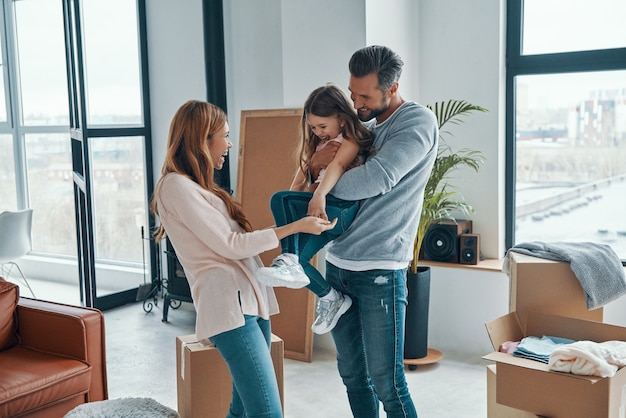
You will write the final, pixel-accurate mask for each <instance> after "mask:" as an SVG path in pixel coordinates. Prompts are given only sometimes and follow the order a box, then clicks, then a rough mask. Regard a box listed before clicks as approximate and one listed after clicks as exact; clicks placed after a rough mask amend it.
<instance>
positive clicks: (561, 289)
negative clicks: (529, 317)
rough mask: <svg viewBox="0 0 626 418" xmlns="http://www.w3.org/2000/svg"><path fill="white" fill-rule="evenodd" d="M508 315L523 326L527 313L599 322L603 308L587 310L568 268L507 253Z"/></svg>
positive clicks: (576, 280)
mask: <svg viewBox="0 0 626 418" xmlns="http://www.w3.org/2000/svg"><path fill="white" fill-rule="evenodd" d="M508 257H509V261H508V262H509V268H508V269H509V271H508V275H509V280H510V294H509V312H517V314H518V316H519V318H520V319H521V321H522V325H524V323H525V321H526V314H527V313H528V312H529V311H536V312H546V313H551V314H553V315H559V316H569V317H572V318H580V319H589V320H592V321H598V322H602V320H603V313H604V309H603V308H598V309H594V310H591V311H590V310H588V309H587V299H586V296H585V292H584V291H583V288H582V286H581V285H580V281H579V280H578V278H577V277H576V275H575V274H574V272H573V271H572V269H571V267H570V264H569V263H565V262H562V261H552V260H546V259H544V258H539V257H531V256H528V255H525V254H520V253H516V252H514V251H511V252H510V253H509V255H508Z"/></svg>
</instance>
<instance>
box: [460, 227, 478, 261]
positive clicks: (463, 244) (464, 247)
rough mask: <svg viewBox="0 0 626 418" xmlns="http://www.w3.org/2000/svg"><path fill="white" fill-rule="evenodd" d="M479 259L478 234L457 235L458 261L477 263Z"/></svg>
mask: <svg viewBox="0 0 626 418" xmlns="http://www.w3.org/2000/svg"><path fill="white" fill-rule="evenodd" d="M479 260H480V235H478V234H461V235H460V236H459V263H461V264H474V265H476V264H478V261H479Z"/></svg>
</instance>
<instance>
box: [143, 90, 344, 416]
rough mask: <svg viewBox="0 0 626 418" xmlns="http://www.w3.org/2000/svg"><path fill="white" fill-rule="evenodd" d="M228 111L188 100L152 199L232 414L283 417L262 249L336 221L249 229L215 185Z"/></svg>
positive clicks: (272, 301) (272, 300)
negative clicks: (217, 358) (218, 364)
mask: <svg viewBox="0 0 626 418" xmlns="http://www.w3.org/2000/svg"><path fill="white" fill-rule="evenodd" d="M228 133H229V132H228V123H227V121H226V115H225V114H224V112H223V111H222V110H221V109H219V108H218V107H216V106H214V105H212V104H209V103H206V102H201V101H195V100H191V101H188V102H186V103H185V104H183V105H182V106H181V107H180V108H179V109H178V111H177V112H176V114H175V115H174V118H173V119H172V122H171V125H170V132H169V137H168V141H167V153H166V156H165V162H164V164H163V169H162V171H161V174H162V176H161V179H160V180H159V182H158V183H157V186H156V189H155V192H154V195H153V197H152V201H151V209H152V211H153V212H154V213H155V214H156V215H157V216H158V217H159V220H160V222H161V225H160V226H159V227H158V229H157V231H156V233H155V236H156V240H157V242H158V241H160V240H161V239H162V238H163V237H164V236H165V234H166V233H167V236H168V237H169V239H170V242H171V243H172V245H173V246H174V249H175V250H176V255H177V256H178V258H179V260H180V263H181V264H182V266H183V268H184V270H185V275H186V276H187V280H188V281H189V285H190V288H191V294H192V298H193V303H194V306H195V309H196V337H197V338H198V339H206V338H208V339H209V341H210V342H211V343H212V344H213V345H214V346H215V347H216V348H217V350H218V351H219V352H220V354H221V355H222V357H223V358H224V360H225V361H226V363H227V365H228V368H229V370H230V375H231V377H232V381H233V396H232V402H231V405H230V410H229V414H228V417H242V416H250V417H251V416H263V417H272V418H279V417H282V408H281V403H280V396H279V392H278V384H277V382H276V375H275V374H274V368H273V366H272V359H271V356H270V351H269V347H270V338H271V329H270V321H269V316H270V315H272V314H275V313H277V312H278V306H277V303H276V297H275V295H274V291H273V289H271V288H268V287H266V286H263V285H261V284H260V283H258V282H257V281H256V279H255V278H254V274H255V271H256V270H257V269H258V268H259V267H260V266H262V263H261V259H260V258H259V257H258V254H259V253H261V252H264V251H267V250H269V249H272V248H276V247H277V246H278V242H279V240H280V239H283V238H285V237H286V236H288V235H290V234H294V233H299V232H305V233H307V234H321V233H322V232H324V231H327V230H329V229H332V228H333V227H334V226H335V222H328V221H327V220H324V219H321V218H316V217H312V216H309V217H305V218H302V219H299V220H298V221H296V222H294V223H290V224H286V225H283V226H279V227H276V228H268V229H264V230H259V231H252V228H251V226H250V223H249V222H248V220H247V219H246V217H245V215H244V214H243V213H242V212H241V209H240V208H239V206H238V205H236V204H235V202H233V200H232V199H231V197H230V195H229V194H228V193H227V192H226V191H224V190H223V189H221V188H220V187H219V185H217V184H216V183H215V182H214V179H213V170H214V169H218V170H219V169H221V168H222V167H223V165H224V158H225V156H226V155H227V154H228V150H229V148H231V147H232V143H231V142H230V140H229V139H228Z"/></svg>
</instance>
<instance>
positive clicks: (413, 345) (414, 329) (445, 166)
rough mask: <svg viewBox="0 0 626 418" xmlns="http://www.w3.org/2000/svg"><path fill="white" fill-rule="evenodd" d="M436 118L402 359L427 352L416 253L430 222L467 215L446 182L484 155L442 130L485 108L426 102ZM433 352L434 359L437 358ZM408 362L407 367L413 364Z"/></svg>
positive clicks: (422, 272) (424, 279)
mask: <svg viewBox="0 0 626 418" xmlns="http://www.w3.org/2000/svg"><path fill="white" fill-rule="evenodd" d="M427 107H428V108H429V109H430V110H432V111H433V112H434V114H435V116H436V117H437V122H438V124H439V148H438V150H437V158H436V159H435V163H434V165H433V169H432V171H431V174H430V177H429V178H428V182H427V183H426V189H425V190H424V202H423V206H422V213H421V217H420V222H419V225H418V228H417V234H416V236H415V241H414V243H413V260H412V261H411V262H410V263H409V268H408V272H407V285H408V291H409V304H408V306H407V314H406V333H405V347H404V350H405V354H404V358H405V359H423V358H425V357H427V356H428V355H429V350H428V346H427V340H428V304H429V303H428V301H429V293H430V268H429V267H425V266H419V265H418V264H419V254H420V250H421V247H422V242H423V240H424V236H425V235H426V232H427V231H428V228H430V226H431V225H433V224H435V223H437V222H439V221H441V220H444V219H451V218H452V212H460V213H462V214H465V215H469V214H470V213H471V212H472V211H473V209H472V207H471V205H469V204H468V203H467V202H466V201H465V200H464V199H463V198H462V196H461V195H459V193H458V191H457V190H456V189H455V188H454V187H453V186H451V185H450V184H449V183H448V179H449V178H450V176H451V173H452V172H453V171H454V170H456V169H459V168H462V167H465V168H470V169H472V170H474V171H478V169H479V167H480V165H481V164H482V162H483V160H484V158H483V155H482V153H481V152H480V151H477V150H471V149H467V148H462V149H459V150H453V149H452V148H451V147H450V146H449V145H448V144H447V143H446V137H447V136H451V135H452V134H451V133H450V132H449V131H446V130H444V126H446V124H454V125H459V124H461V123H463V120H464V117H465V116H467V115H469V114H470V113H472V112H486V111H487V109H485V108H483V107H480V106H477V105H473V104H471V103H468V102H466V101H465V100H448V101H447V102H437V103H435V104H434V105H432V106H431V105H427ZM438 358H440V357H438V356H437V355H435V360H433V361H437V360H438ZM424 363H427V362H422V363H411V362H408V364H409V368H410V369H413V368H414V367H416V366H415V364H424Z"/></svg>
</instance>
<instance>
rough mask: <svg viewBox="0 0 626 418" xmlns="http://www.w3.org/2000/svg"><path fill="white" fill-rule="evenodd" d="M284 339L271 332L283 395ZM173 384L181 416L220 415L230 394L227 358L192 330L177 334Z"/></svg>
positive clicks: (206, 417) (208, 417)
mask: <svg viewBox="0 0 626 418" xmlns="http://www.w3.org/2000/svg"><path fill="white" fill-rule="evenodd" d="M284 349H285V348H284V343H283V340H281V339H280V338H279V337H277V336H276V335H273V334H272V346H271V355H272V362H273V363H274V371H275V372H276V379H277V381H278V390H279V392H280V401H281V403H282V406H283V410H284V408H285V402H284V399H283V359H284ZM176 376H177V377H176V384H177V392H178V413H179V414H180V416H181V418H223V417H225V416H226V415H227V414H228V407H229V406H230V401H231V398H232V380H231V378H230V373H229V371H228V366H227V365H226V362H225V361H224V359H223V358H222V356H221V355H220V353H219V352H218V351H217V349H215V347H212V346H209V345H205V344H203V343H202V342H198V341H197V339H196V336H195V334H191V335H184V336H180V337H176Z"/></svg>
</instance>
